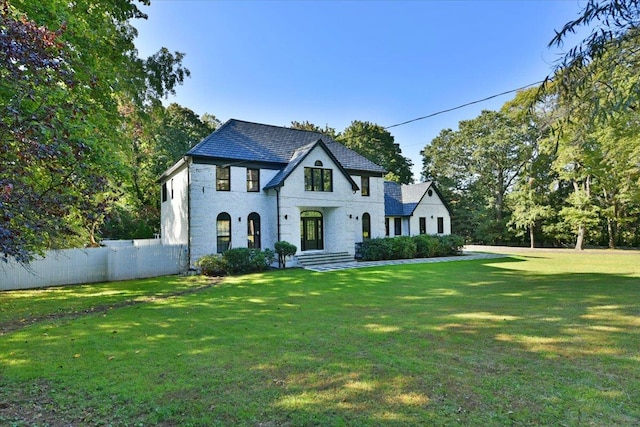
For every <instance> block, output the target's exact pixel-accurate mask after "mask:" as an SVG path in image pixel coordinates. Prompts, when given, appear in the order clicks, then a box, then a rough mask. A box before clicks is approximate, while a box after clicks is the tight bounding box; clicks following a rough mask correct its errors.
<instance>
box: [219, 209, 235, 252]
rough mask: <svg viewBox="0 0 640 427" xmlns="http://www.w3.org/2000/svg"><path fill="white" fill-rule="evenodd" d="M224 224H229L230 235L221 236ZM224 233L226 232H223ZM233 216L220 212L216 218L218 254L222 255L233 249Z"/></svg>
mask: <svg viewBox="0 0 640 427" xmlns="http://www.w3.org/2000/svg"><path fill="white" fill-rule="evenodd" d="M224 222H227V223H228V233H229V234H221V233H220V231H221V228H222V227H221V225H223V223H224ZM223 231H224V230H223ZM231 235H232V230H231V215H229V214H228V213H226V212H220V213H219V214H218V216H217V217H216V252H217V253H219V254H221V253H223V252H225V251H228V250H229V249H231Z"/></svg>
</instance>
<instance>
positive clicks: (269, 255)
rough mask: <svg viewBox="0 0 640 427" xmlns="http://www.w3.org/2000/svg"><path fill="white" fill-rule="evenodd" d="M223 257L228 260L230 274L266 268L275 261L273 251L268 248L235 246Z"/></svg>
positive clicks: (252, 271) (253, 271)
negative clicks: (264, 249)
mask: <svg viewBox="0 0 640 427" xmlns="http://www.w3.org/2000/svg"><path fill="white" fill-rule="evenodd" d="M222 257H223V258H224V260H225V261H226V265H227V272H228V273H229V274H246V273H255V272H258V271H264V270H266V269H267V268H268V267H269V265H271V263H272V262H273V259H274V256H273V251H271V250H269V249H267V250H266V251H264V252H262V251H260V249H249V248H235V249H229V250H228V251H226V252H225V253H224V254H222Z"/></svg>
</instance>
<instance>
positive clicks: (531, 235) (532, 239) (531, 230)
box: [529, 224, 536, 249]
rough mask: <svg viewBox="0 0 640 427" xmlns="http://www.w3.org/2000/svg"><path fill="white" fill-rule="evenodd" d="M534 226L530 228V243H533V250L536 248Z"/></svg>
mask: <svg viewBox="0 0 640 427" xmlns="http://www.w3.org/2000/svg"><path fill="white" fill-rule="evenodd" d="M533 231H534V229H533V224H531V225H530V226H529V242H530V243H531V249H533V248H535V247H536V246H535V243H534V237H533V234H534V233H533Z"/></svg>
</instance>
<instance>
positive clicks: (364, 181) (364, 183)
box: [360, 176, 370, 196]
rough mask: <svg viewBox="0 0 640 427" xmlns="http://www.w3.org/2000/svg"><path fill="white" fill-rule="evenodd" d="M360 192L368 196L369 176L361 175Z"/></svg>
mask: <svg viewBox="0 0 640 427" xmlns="http://www.w3.org/2000/svg"><path fill="white" fill-rule="evenodd" d="M360 194H362V195H363V196H368V195H369V194H370V193H369V177H368V176H361V177H360Z"/></svg>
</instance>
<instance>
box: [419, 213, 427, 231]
mask: <svg viewBox="0 0 640 427" xmlns="http://www.w3.org/2000/svg"><path fill="white" fill-rule="evenodd" d="M420 234H427V218H426V217H424V216H421V217H420Z"/></svg>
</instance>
